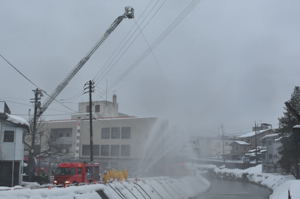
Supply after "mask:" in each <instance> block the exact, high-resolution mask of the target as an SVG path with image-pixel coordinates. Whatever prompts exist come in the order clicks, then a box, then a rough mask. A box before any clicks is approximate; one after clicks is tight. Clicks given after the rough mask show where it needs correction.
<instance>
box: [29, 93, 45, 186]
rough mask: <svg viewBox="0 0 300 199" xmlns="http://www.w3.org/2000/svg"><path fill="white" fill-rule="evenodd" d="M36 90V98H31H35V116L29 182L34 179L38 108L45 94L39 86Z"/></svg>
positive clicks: (30, 152)
mask: <svg viewBox="0 0 300 199" xmlns="http://www.w3.org/2000/svg"><path fill="white" fill-rule="evenodd" d="M33 92H34V98H32V99H30V100H33V101H31V102H32V103H34V116H33V117H34V118H33V128H32V129H31V130H32V132H31V133H32V140H31V147H30V151H29V162H28V163H29V165H28V168H29V182H32V180H33V175H34V168H35V167H34V166H35V162H34V159H33V158H34V143H35V134H36V119H37V110H38V109H39V108H40V106H41V102H40V100H41V98H40V97H42V96H43V93H42V91H41V90H39V89H38V88H37V89H35V90H33Z"/></svg>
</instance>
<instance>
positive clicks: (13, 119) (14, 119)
mask: <svg viewBox="0 0 300 199" xmlns="http://www.w3.org/2000/svg"><path fill="white" fill-rule="evenodd" d="M0 115H2V117H1V118H2V119H3V120H6V121H8V122H10V123H13V124H16V125H20V126H22V127H25V128H28V129H29V127H30V125H29V123H28V122H27V121H26V120H25V119H24V118H21V117H19V116H16V115H11V114H7V113H4V112H0Z"/></svg>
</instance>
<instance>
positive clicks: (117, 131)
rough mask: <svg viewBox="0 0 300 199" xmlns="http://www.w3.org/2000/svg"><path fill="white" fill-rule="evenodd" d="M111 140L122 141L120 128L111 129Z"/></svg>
mask: <svg viewBox="0 0 300 199" xmlns="http://www.w3.org/2000/svg"><path fill="white" fill-rule="evenodd" d="M111 139H120V128H119V127H114V128H111Z"/></svg>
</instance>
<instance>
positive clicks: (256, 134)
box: [238, 129, 275, 149]
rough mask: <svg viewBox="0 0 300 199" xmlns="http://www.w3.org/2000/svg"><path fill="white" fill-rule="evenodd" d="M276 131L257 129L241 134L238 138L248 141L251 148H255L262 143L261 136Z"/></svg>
mask: <svg viewBox="0 0 300 199" xmlns="http://www.w3.org/2000/svg"><path fill="white" fill-rule="evenodd" d="M273 133H275V132H274V130H273V129H263V130H257V131H252V132H249V133H246V134H244V135H240V136H239V137H238V140H241V141H244V142H247V143H249V144H250V148H251V149H255V148H256V147H257V146H260V145H261V143H260V142H261V140H260V139H261V138H262V137H264V136H265V135H269V134H273Z"/></svg>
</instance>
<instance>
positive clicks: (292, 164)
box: [278, 87, 300, 179]
mask: <svg viewBox="0 0 300 199" xmlns="http://www.w3.org/2000/svg"><path fill="white" fill-rule="evenodd" d="M286 105H287V107H284V109H285V112H284V113H283V114H284V115H283V117H281V118H279V129H278V132H279V133H280V135H281V140H280V141H281V143H282V147H280V149H279V153H280V154H281V155H282V157H281V159H280V160H279V164H280V166H281V168H282V169H283V170H284V171H286V172H288V173H291V174H292V175H294V176H295V178H296V179H299V178H300V176H299V160H300V146H299V145H300V133H295V132H293V131H292V128H293V127H294V126H295V125H297V124H300V120H299V113H300V88H299V87H295V88H294V92H293V93H292V95H291V99H290V100H289V101H288V102H286Z"/></svg>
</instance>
